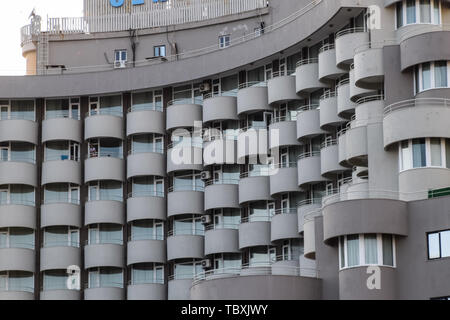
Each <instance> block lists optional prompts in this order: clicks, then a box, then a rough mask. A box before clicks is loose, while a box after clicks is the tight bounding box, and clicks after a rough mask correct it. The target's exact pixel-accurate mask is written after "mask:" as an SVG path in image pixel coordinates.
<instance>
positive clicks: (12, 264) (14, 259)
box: [0, 243, 36, 273]
mask: <svg viewBox="0 0 450 320" xmlns="http://www.w3.org/2000/svg"><path fill="white" fill-rule="evenodd" d="M23 246H27V247H30V248H34V245H33V244H32V243H29V244H25V243H24V244H23ZM35 269H36V252H35V251H34V249H25V248H4V247H3V246H2V248H0V271H28V272H33V273H34V271H35Z"/></svg>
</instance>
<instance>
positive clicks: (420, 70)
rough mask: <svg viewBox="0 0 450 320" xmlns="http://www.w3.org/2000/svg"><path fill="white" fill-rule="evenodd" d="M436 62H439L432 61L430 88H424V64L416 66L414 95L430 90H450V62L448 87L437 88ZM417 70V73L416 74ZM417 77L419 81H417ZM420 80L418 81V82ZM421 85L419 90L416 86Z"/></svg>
mask: <svg viewBox="0 0 450 320" xmlns="http://www.w3.org/2000/svg"><path fill="white" fill-rule="evenodd" d="M435 62H439V61H431V62H429V63H430V84H431V86H430V88H428V89H424V88H423V63H421V64H419V65H416V66H415V68H416V69H415V72H414V95H417V94H418V93H421V92H425V91H428V90H434V89H442V88H450V61H447V86H446V87H436V78H435V76H436V75H435ZM416 70H417V72H416ZM417 76H418V77H419V79H417ZM417 80H418V81H417ZM417 83H419V88H417V86H416V84H417Z"/></svg>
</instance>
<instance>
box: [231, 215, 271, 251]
mask: <svg viewBox="0 0 450 320" xmlns="http://www.w3.org/2000/svg"><path fill="white" fill-rule="evenodd" d="M252 219H254V218H245V219H242V220H241V224H240V225H239V249H240V250H242V249H244V248H249V247H257V246H270V244H271V242H270V221H269V217H262V219H260V218H256V219H260V220H265V219H267V221H253V220H252Z"/></svg>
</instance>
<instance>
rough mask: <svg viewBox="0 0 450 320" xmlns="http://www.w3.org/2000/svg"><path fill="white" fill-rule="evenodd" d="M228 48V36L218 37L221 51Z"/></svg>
mask: <svg viewBox="0 0 450 320" xmlns="http://www.w3.org/2000/svg"><path fill="white" fill-rule="evenodd" d="M229 46H230V35H229V34H227V35H223V36H219V48H220V49H223V48H226V47H229Z"/></svg>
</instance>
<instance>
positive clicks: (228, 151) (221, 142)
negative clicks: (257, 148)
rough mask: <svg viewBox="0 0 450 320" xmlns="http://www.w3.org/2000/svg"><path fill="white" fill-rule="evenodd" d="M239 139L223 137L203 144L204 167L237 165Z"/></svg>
mask: <svg viewBox="0 0 450 320" xmlns="http://www.w3.org/2000/svg"><path fill="white" fill-rule="evenodd" d="M237 154H238V141H237V137H234V136H233V137H221V138H219V139H215V140H212V141H206V142H204V143H203V165H204V166H210V165H214V164H227V163H237Z"/></svg>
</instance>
